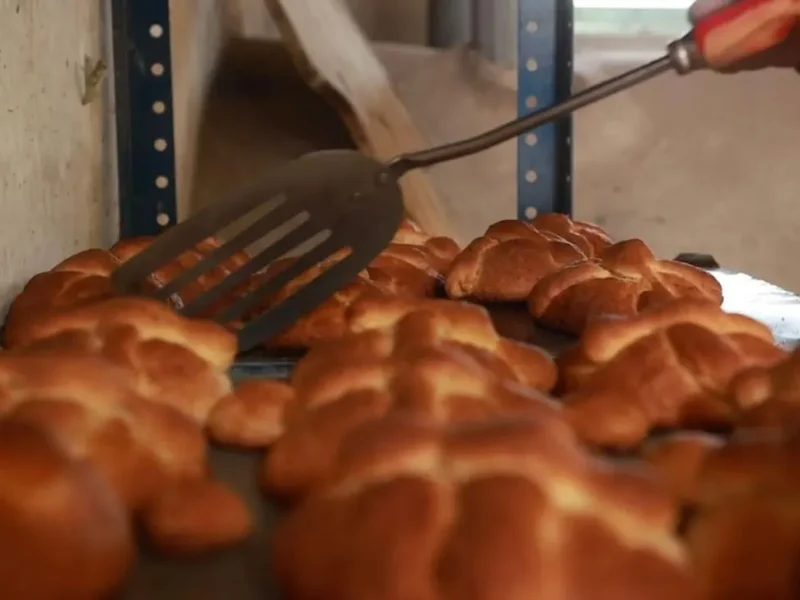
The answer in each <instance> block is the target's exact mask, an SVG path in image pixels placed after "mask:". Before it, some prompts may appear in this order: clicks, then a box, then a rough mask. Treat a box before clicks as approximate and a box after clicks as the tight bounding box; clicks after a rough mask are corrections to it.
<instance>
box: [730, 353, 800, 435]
mask: <svg viewBox="0 0 800 600" xmlns="http://www.w3.org/2000/svg"><path fill="white" fill-rule="evenodd" d="M728 396H729V402H730V403H731V404H733V405H735V406H737V407H739V408H740V409H741V412H742V414H741V415H740V418H739V420H738V425H739V428H740V429H742V428H745V427H746V428H755V429H764V428H769V429H777V430H782V431H785V432H788V433H792V432H798V431H800V350H797V349H796V350H794V351H793V352H792V353H790V354H789V356H788V357H787V358H786V360H784V361H781V362H779V363H777V364H775V365H763V366H757V367H753V368H752V369H747V370H746V371H743V372H742V373H740V374H739V375H737V376H736V378H735V379H734V380H733V382H732V383H731V385H730V387H729V389H728Z"/></svg>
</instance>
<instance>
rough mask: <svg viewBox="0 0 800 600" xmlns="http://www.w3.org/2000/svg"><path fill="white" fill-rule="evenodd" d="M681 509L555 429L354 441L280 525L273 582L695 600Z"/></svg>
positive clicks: (331, 589)
mask: <svg viewBox="0 0 800 600" xmlns="http://www.w3.org/2000/svg"><path fill="white" fill-rule="evenodd" d="M675 519H676V515H675V507H674V506H673V504H672V503H671V501H670V500H669V499H667V498H666V497H665V496H663V495H662V494H660V493H659V492H658V491H657V490H656V489H655V488H654V487H653V486H652V485H651V484H650V483H649V482H648V481H647V479H646V478H644V477H639V476H638V475H637V474H636V473H634V472H632V471H627V470H626V471H623V470H618V469H615V468H613V467H612V466H610V465H607V464H605V463H601V462H598V461H597V460H595V459H593V458H592V457H590V456H588V455H586V454H585V453H583V452H582V451H581V449H580V448H579V447H578V446H577V445H576V443H575V441H574V439H573V438H572V437H571V435H570V433H569V431H568V430H567V429H566V428H564V427H563V425H559V424H558V422H553V421H548V420H544V421H539V420H527V419H519V418H517V419H510V420H499V421H484V422H483V423H481V424H476V425H474V426H472V427H468V428H463V429H462V428H455V429H447V430H444V431H442V430H440V429H439V428H436V427H432V426H430V425H427V424H423V423H419V422H408V421H404V420H401V419H397V418H396V419H387V420H383V421H381V422H378V423H375V424H373V425H370V426H367V427H364V428H363V429H361V430H359V431H358V432H357V433H354V434H353V435H352V436H351V437H350V438H349V439H348V441H347V444H346V446H345V447H344V448H343V449H342V451H341V453H340V454H339V457H338V459H337V464H336V477H335V478H334V479H333V480H332V482H331V484H330V486H329V487H327V488H326V489H325V490H324V491H322V492H321V493H320V494H318V495H315V496H313V497H311V498H309V499H308V500H307V501H306V502H304V503H303V504H302V505H301V506H299V507H298V508H297V509H296V510H294V511H293V512H292V513H290V514H289V515H288V516H287V517H286V519H284V521H283V522H282V523H281V524H279V526H278V530H277V532H276V534H275V537H274V549H273V554H272V556H273V563H274V568H275V574H276V578H277V580H278V582H279V584H280V585H281V586H282V587H283V589H284V590H285V593H286V596H287V597H288V598H292V599H293V600H312V599H313V600H316V599H318V598H332V599H333V598H337V599H338V598H348V599H354V600H355V599H358V598H415V599H423V598H424V599H430V600H462V599H464V598H471V599H474V600H501V599H503V600H504V599H511V598H522V597H524V598H614V599H615V600H617V599H618V600H640V599H642V598H650V599H654V600H656V599H662V598H663V599H664V600H666V599H670V600H672V599H674V598H692V597H694V596H693V594H692V589H691V586H692V582H691V578H690V576H689V574H688V572H687V565H686V560H685V557H684V552H683V550H682V547H681V545H680V544H679V543H678V542H677V541H676V540H675V539H673V537H672V535H671V533H670V530H671V528H672V527H673V525H674V522H675Z"/></svg>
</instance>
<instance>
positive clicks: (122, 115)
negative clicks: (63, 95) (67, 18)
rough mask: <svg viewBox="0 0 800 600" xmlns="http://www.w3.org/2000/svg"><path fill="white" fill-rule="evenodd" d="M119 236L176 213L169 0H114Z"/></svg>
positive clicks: (160, 225)
mask: <svg viewBox="0 0 800 600" xmlns="http://www.w3.org/2000/svg"><path fill="white" fill-rule="evenodd" d="M111 10H112V28H113V36H114V89H115V94H114V95H115V104H116V106H115V109H116V124H117V173H118V188H119V213H120V218H119V220H120V223H119V234H120V238H128V237H133V236H139V235H155V234H158V233H160V232H161V231H163V230H164V229H165V228H166V227H168V226H170V225H172V224H174V223H175V221H176V219H177V209H176V205H175V204H176V203H175V199H176V193H175V147H174V135H173V122H172V121H173V118H172V112H173V106H172V61H171V58H170V23H169V0H144V1H143V0H112V3H111Z"/></svg>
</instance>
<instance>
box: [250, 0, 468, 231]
mask: <svg viewBox="0 0 800 600" xmlns="http://www.w3.org/2000/svg"><path fill="white" fill-rule="evenodd" d="M265 3H266V6H267V8H268V9H269V11H270V14H271V15H272V18H273V19H274V20H275V23H276V25H277V27H278V30H279V31H280V32H281V35H282V36H283V38H284V40H285V41H286V42H287V44H288V45H289V48H290V51H291V53H292V56H293V57H294V59H295V63H296V65H297V67H298V69H299V70H300V73H301V74H302V76H303V78H304V79H305V81H306V83H307V84H308V85H309V86H310V87H311V88H312V89H314V90H316V91H318V92H319V93H320V94H322V95H324V96H325V97H326V98H327V99H328V101H329V102H331V103H332V104H333V105H334V106H336V108H337V110H338V111H339V112H340V114H341V115H342V117H343V119H344V120H345V122H346V124H347V126H348V128H349V129H350V132H351V135H352V136H353V138H354V139H355V142H356V144H357V146H358V147H359V149H361V150H362V151H363V152H366V153H368V154H370V155H371V156H374V157H376V158H378V159H389V158H392V157H393V156H396V155H398V154H401V153H403V152H408V151H411V150H415V149H420V148H423V147H425V146H426V145H427V144H426V142H425V140H424V138H423V137H422V135H421V134H420V132H419V131H418V130H417V128H416V126H415V125H414V122H413V121H412V119H411V116H410V115H409V113H408V111H407V110H406V108H405V106H404V105H403V103H402V102H401V101H400V99H399V98H398V96H397V94H396V93H395V91H394V89H393V88H392V85H391V83H390V81H389V77H388V75H387V74H386V71H385V70H384V68H383V66H382V64H381V62H380V61H379V60H378V59H377V57H376V56H375V54H374V53H373V51H372V48H371V47H370V44H369V42H368V41H367V40H366V38H365V37H364V35H363V34H362V32H361V31H360V30H359V28H358V27H357V25H356V24H355V22H354V21H353V18H352V16H351V15H350V12H349V10H348V9H347V7H346V6H345V5H344V4H343V3H342V2H341V0H265ZM401 185H402V187H403V194H404V197H405V203H406V210H407V211H408V212H409V214H410V215H411V216H412V218H413V219H415V220H416V221H417V222H418V223H419V224H420V226H421V227H423V228H424V229H425V230H426V231H428V232H429V233H431V234H434V235H450V236H453V237H457V235H456V232H455V231H454V228H453V227H452V225H451V223H450V222H449V221H448V219H447V217H446V211H445V210H444V207H443V205H442V202H441V199H440V197H439V195H438V193H437V191H436V189H435V188H434V186H433V184H432V183H431V180H430V178H429V177H428V175H427V174H425V173H424V172H421V171H417V172H413V173H409V174H408V175H407V176H405V177H404V178H403V180H402V184H401Z"/></svg>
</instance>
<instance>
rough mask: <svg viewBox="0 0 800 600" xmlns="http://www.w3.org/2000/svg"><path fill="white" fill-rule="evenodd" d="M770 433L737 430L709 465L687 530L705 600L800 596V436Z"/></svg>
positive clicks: (712, 455) (711, 456)
mask: <svg viewBox="0 0 800 600" xmlns="http://www.w3.org/2000/svg"><path fill="white" fill-rule="evenodd" d="M771 433H772V432H769V431H766V430H762V431H760V432H759V433H758V434H754V433H748V434H746V435H736V436H735V437H734V439H733V440H732V441H731V442H729V443H728V444H726V445H724V446H722V447H720V448H719V449H717V450H715V451H713V452H711V453H710V454H709V455H708V456H707V458H706V459H705V461H704V463H703V468H702V469H701V471H700V474H699V476H698V478H697V479H698V488H699V489H698V492H697V498H696V501H697V503H698V505H699V508H698V510H697V511H696V513H695V516H694V518H693V519H691V521H690V522H689V525H688V529H687V532H686V540H687V545H688V548H689V550H690V553H691V556H692V560H693V563H694V565H693V566H694V570H695V573H696V576H697V579H698V581H699V583H700V586H701V592H702V594H703V596H702V597H703V598H709V599H711V600H727V599H728V598H736V599H737V600H738V599H739V598H742V599H743V600H751V599H752V600H756V599H759V600H760V599H763V598H775V599H780V600H784V599H785V600H789V599H792V598H797V597H798V595H800V583H799V582H798V580H797V577H796V573H797V557H798V555H799V553H800V477H798V470H797V465H798V461H800V453H799V452H798V449H800V444H799V443H798V441H799V438H798V437H797V435H796V434H794V435H791V436H785V435H772V434H771Z"/></svg>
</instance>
